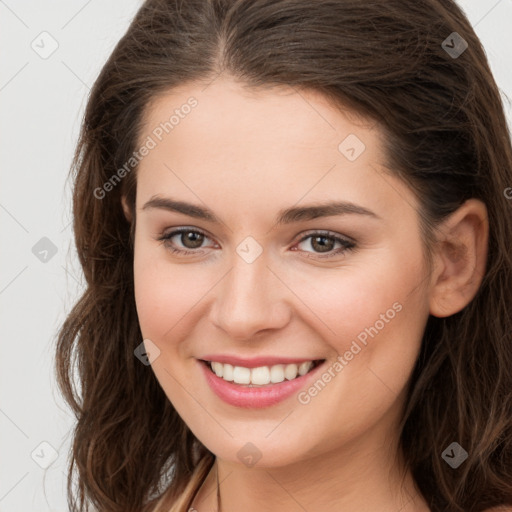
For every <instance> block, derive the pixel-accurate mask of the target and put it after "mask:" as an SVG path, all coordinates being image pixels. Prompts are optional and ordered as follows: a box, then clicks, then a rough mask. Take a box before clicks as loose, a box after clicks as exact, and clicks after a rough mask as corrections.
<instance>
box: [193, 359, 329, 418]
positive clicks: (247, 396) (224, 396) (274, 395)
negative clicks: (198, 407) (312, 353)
mask: <svg viewBox="0 0 512 512" xmlns="http://www.w3.org/2000/svg"><path fill="white" fill-rule="evenodd" d="M214 360H216V359H214ZM266 360H268V359H266ZM217 361H218V359H217ZM280 361H282V359H280ZM299 361H304V359H300V360H299ZM306 361H311V359H306ZM219 362H221V361H219ZM197 363H198V364H199V366H200V367H201V369H202V372H203V375H204V377H205V379H206V382H207V383H208V385H209V386H210V388H211V390H212V391H213V392H214V393H215V394H216V395H217V396H218V397H219V398H220V399H221V400H223V401H224V402H226V403H228V404H230V405H233V406H235V407H242V408H247V409H261V408H264V407H270V406H272V405H275V404H277V403H279V402H282V401H283V400H286V399H287V398H289V397H290V396H292V395H293V394H295V393H297V392H298V391H299V390H300V389H301V388H302V387H304V386H306V384H307V383H308V381H310V380H311V379H313V378H314V377H315V376H316V375H317V373H318V372H319V371H320V370H321V368H322V367H323V366H324V365H325V363H326V361H323V362H322V363H320V364H319V365H318V366H316V367H315V368H313V370H311V371H310V372H309V373H306V375H302V376H300V377H297V378H296V379H293V380H284V381H283V382H279V383H278V384H268V385H266V386H259V387H253V388H249V387H245V386H242V385H240V384H234V383H233V382H228V381H225V380H224V379H223V378H221V377H217V375H215V373H213V372H212V371H211V370H210V368H209V367H208V365H207V363H205V362H204V361H202V360H199V359H198V360H197ZM228 364H231V363H228ZM245 364H247V363H245ZM277 364H279V363H277ZM240 366H242V365H240ZM261 366H266V365H261ZM255 367H257V365H254V366H251V367H250V368H255Z"/></svg>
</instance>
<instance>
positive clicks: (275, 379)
mask: <svg viewBox="0 0 512 512" xmlns="http://www.w3.org/2000/svg"><path fill="white" fill-rule="evenodd" d="M312 367H313V361H306V362H304V363H301V364H300V365H296V364H287V365H284V364H276V365H274V366H259V367H257V368H245V367H243V366H232V365H230V364H223V363H219V362H217V361H211V368H212V370H213V371H214V372H215V375H217V377H221V378H223V379H224V380H226V381H228V382H235V384H248V385H254V386H265V385H267V384H270V383H272V384H278V383H279V382H283V381H284V380H285V379H286V380H293V379H295V378H297V377H300V376H302V375H306V373H308V372H309V371H310V370H311V368H312Z"/></svg>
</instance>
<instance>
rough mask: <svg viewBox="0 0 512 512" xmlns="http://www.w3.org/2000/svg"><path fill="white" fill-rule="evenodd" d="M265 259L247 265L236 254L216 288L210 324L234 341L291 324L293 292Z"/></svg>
mask: <svg viewBox="0 0 512 512" xmlns="http://www.w3.org/2000/svg"><path fill="white" fill-rule="evenodd" d="M263 256H264V255H261V256H260V257H259V258H257V259H256V260H255V261H253V262H252V263H247V262H246V261H244V260H243V259H242V258H240V257H239V256H238V255H236V254H235V257H234V258H233V266H232V268H231V270H230V271H229V272H228V273H227V274H226V275H225V276H224V278H223V279H222V280H221V281H220V282H219V284H218V285H217V286H216V287H215V290H216V294H215V300H214V301H213V305H212V307H211V308H210V321H211V322H212V323H213V324H214V325H215V326H216V327H218V328H219V329H221V330H223V331H224V332H225V333H226V334H227V336H229V337H230V338H231V339H236V340H238V341H244V340H250V339H252V338H254V337H255V336H257V335H258V334H261V333H262V332H263V331H267V330H268V331H271V330H275V329H282V328H283V327H285V326H286V325H287V324H288V322H289V321H290V318H291V307H290V303H289V301H288V300H287V298H288V297H289V296H290V295H291V292H290V290H289V289H288V288H287V287H286V286H285V285H284V284H283V283H282V282H281V281H280V280H279V279H278V278H277V277H276V275H275V274H274V272H273V271H272V270H270V268H268V267H267V261H266V259H265V258H264V257H263Z"/></svg>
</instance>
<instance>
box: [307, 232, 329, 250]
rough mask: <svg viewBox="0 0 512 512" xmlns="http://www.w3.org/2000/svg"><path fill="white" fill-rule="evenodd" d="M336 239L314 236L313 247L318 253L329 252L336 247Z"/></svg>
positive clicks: (312, 239)
mask: <svg viewBox="0 0 512 512" xmlns="http://www.w3.org/2000/svg"><path fill="white" fill-rule="evenodd" d="M334 243H335V242H334V239H333V238H332V237H328V236H324V235H322V236H314V237H312V238H311V247H313V249H315V250H316V251H318V252H329V251H332V249H333V247H334Z"/></svg>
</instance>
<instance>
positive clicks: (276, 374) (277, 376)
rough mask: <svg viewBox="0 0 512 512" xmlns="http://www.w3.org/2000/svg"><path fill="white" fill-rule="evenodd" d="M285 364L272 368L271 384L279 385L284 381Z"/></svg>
mask: <svg viewBox="0 0 512 512" xmlns="http://www.w3.org/2000/svg"><path fill="white" fill-rule="evenodd" d="M284 377H285V375H284V364H276V365H275V366H272V368H270V382H272V384H278V383H279V382H283V380H284Z"/></svg>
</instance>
